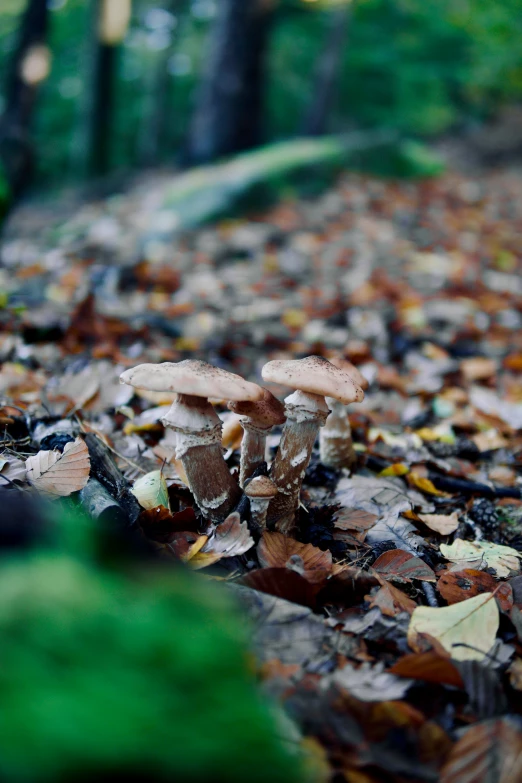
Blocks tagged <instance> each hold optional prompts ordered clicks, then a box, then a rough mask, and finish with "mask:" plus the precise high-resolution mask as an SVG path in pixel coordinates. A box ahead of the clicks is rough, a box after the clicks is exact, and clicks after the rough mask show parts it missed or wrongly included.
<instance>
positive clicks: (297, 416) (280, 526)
mask: <svg viewBox="0 0 522 783" xmlns="http://www.w3.org/2000/svg"><path fill="white" fill-rule="evenodd" d="M285 412H286V416H287V420H286V424H285V426H284V428H283V435H282V437H281V443H280V444H279V449H278V452H277V455H276V458H275V460H274V463H273V465H272V469H271V471H270V478H271V479H272V481H273V482H274V483H275V484H276V486H277V489H278V494H277V495H276V497H275V498H274V499H273V500H272V501H271V503H270V505H269V507H268V514H267V524H268V525H274V524H275V527H276V529H277V530H278V531H279V532H280V533H288V532H289V531H290V530H291V529H292V527H293V526H294V522H295V514H296V511H297V509H298V507H299V494H300V491H301V484H302V483H303V478H304V475H305V472H306V468H307V467H308V463H309V462H310V457H311V455H312V449H313V446H314V443H315V439H316V437H317V433H318V431H319V428H320V427H321V426H322V425H323V424H324V423H325V421H326V417H327V416H328V414H329V412H330V411H329V409H328V407H327V405H326V402H325V399H324V397H322V396H321V395H319V394H312V393H310V392H303V391H296V392H294V393H293V394H291V395H290V396H289V397H287V398H286V399H285Z"/></svg>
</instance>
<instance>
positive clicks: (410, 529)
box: [366, 513, 424, 552]
mask: <svg viewBox="0 0 522 783" xmlns="http://www.w3.org/2000/svg"><path fill="white" fill-rule="evenodd" d="M366 538H367V541H368V542H369V543H371V544H378V543H380V542H381V541H393V543H394V544H395V546H396V547H397V548H399V549H405V550H407V551H409V552H417V551H418V550H419V549H420V548H421V547H422V546H424V539H422V538H421V537H420V536H419V535H418V533H417V528H416V527H414V525H412V524H411V522H408V520H407V519H404V517H399V516H396V515H395V514H394V513H390V514H385V515H384V516H382V517H381V518H380V519H378V520H377V522H376V524H375V525H374V526H373V527H372V528H371V530H369V531H368V535H367V537H366Z"/></svg>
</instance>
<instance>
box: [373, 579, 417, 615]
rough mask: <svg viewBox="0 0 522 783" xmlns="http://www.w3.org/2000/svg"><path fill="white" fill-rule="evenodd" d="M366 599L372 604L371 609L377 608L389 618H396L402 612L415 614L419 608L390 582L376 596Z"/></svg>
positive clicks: (384, 584)
mask: <svg viewBox="0 0 522 783" xmlns="http://www.w3.org/2000/svg"><path fill="white" fill-rule="evenodd" d="M383 582H384V580H383ZM366 599H367V600H368V601H369V602H370V608H373V607H374V606H377V607H378V608H379V609H380V610H381V612H382V613H383V614H384V615H386V616H387V617H396V616H397V615H398V614H400V613H401V612H407V613H408V614H413V611H414V610H415V608H416V606H417V604H416V603H415V601H412V599H411V598H410V597H409V596H407V595H406V593H403V592H402V590H399V589H398V588H397V587H394V586H393V585H391V584H389V583H388V582H384V583H383V585H382V587H380V588H379V590H378V591H377V592H376V593H375V595H373V596H372V595H369V596H366Z"/></svg>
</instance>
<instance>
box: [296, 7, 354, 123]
mask: <svg viewBox="0 0 522 783" xmlns="http://www.w3.org/2000/svg"><path fill="white" fill-rule="evenodd" d="M351 13H352V12H351V5H350V4H349V3H347V4H346V5H343V6H342V7H341V8H338V9H336V10H335V11H332V12H331V14H330V24H329V26H328V31H327V34H326V41H325V47H324V49H323V51H322V53H321V56H320V57H319V62H318V64H317V70H316V74H315V78H314V87H313V91H312V101H311V104H310V106H309V108H308V110H307V112H306V115H305V118H304V121H303V132H304V135H305V136H322V135H323V134H325V133H327V132H328V122H329V120H330V116H331V113H332V109H333V106H334V104H335V99H336V95H337V88H338V85H339V78H340V75H341V60H342V55H343V49H344V47H345V44H346V37H347V34H348V29H349V27H350V19H351Z"/></svg>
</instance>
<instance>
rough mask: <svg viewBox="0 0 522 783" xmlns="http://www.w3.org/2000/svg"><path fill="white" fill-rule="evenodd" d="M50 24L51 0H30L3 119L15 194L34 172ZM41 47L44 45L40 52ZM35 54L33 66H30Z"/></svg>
mask: <svg viewBox="0 0 522 783" xmlns="http://www.w3.org/2000/svg"><path fill="white" fill-rule="evenodd" d="M48 26H49V7H48V2H47V0H29V2H28V3H27V6H26V8H25V11H24V13H23V15H22V17H21V21H20V27H19V33H18V42H17V46H16V49H15V52H14V55H13V58H12V61H11V66H10V69H9V72H8V77H7V84H6V108H5V111H4V114H3V116H2V119H1V121H0V159H1V161H2V163H3V167H4V169H5V171H6V174H7V178H8V180H9V184H10V186H11V189H12V191H13V193H14V194H15V195H17V194H18V193H19V192H20V191H21V190H22V189H23V188H24V187H25V186H26V185H27V184H28V182H29V180H30V177H31V174H32V167H33V150H32V144H31V138H30V133H31V121H32V117H33V109H34V104H35V100H36V95H37V92H38V86H39V84H40V83H41V81H43V80H44V79H45V77H46V76H47V73H46V63H47V67H48V57H49V53H48V52H47V51H46V50H45V49H44V48H43V47H44V44H45V41H46V38H47V30H48ZM38 47H42V48H41V50H40V51H38ZM31 56H32V57H33V67H32V68H28V64H29V61H28V57H31ZM38 61H39V62H38ZM35 66H36V69H35Z"/></svg>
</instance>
